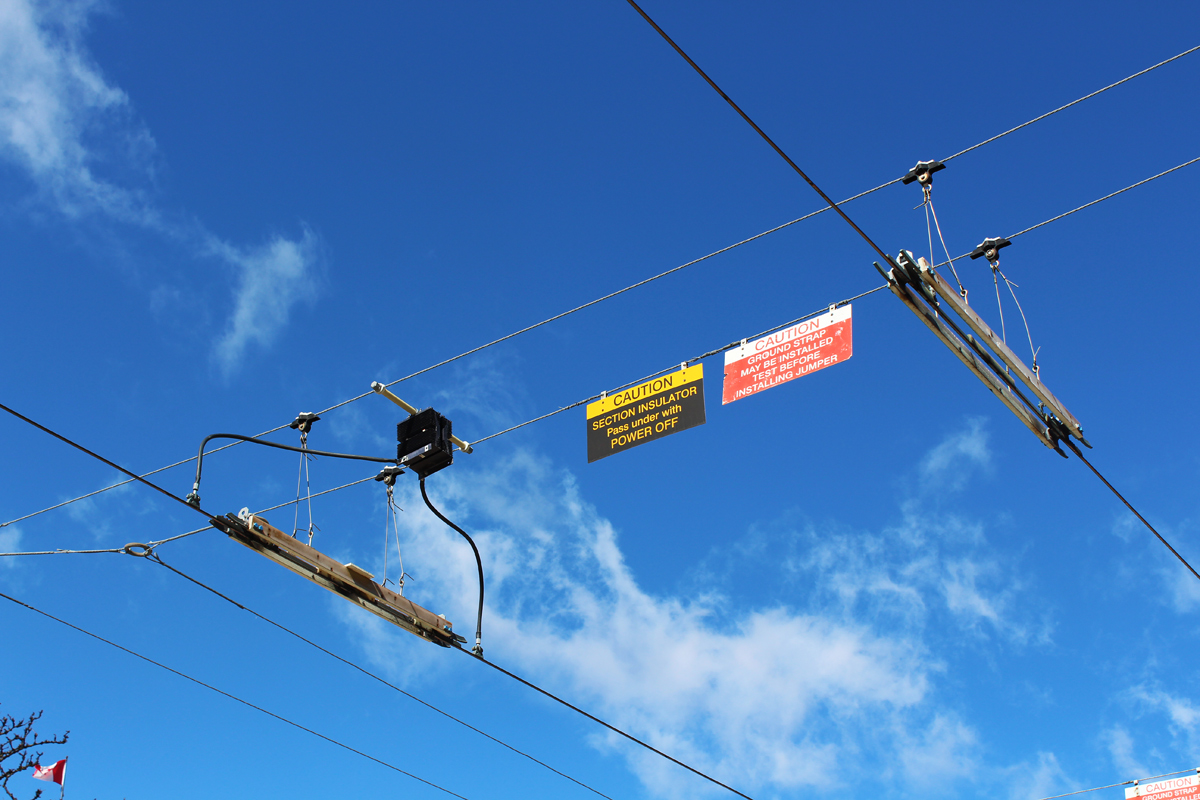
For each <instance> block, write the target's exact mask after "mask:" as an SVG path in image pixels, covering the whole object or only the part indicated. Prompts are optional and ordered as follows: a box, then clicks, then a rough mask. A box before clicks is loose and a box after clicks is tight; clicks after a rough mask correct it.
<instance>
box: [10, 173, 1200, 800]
mask: <svg viewBox="0 0 1200 800" xmlns="http://www.w3.org/2000/svg"><path fill="white" fill-rule="evenodd" d="M1197 161H1200V159H1193V160H1191V161H1188V162H1185V163H1184V164H1180V165H1179V166H1177V167H1173V168H1172V169H1169V170H1165V171H1163V172H1160V173H1158V174H1157V175H1154V176H1152V177H1150V178H1146V179H1145V180H1142V181H1139V182H1137V183H1135V184H1132V185H1130V186H1127V187H1125V188H1124V189H1120V190H1118V191H1116V192H1112V193H1110V194H1108V195H1105V196H1104V197H1101V198H1099V199H1097V200H1093V201H1092V202H1090V203H1086V204H1084V205H1082V206H1079V207H1077V208H1075V209H1073V210H1071V211H1068V212H1066V213H1064V214H1059V215H1058V216H1056V217H1052V218H1051V219H1049V220H1046V221H1044V222H1041V223H1038V224H1036V225H1033V226H1030V227H1028V228H1025V229H1024V230H1022V231H1020V232H1018V233H1015V234H1013V236H1012V237H1009V238H1010V239H1011V238H1015V237H1016V236H1020V235H1021V234H1024V233H1028V232H1029V231H1032V230H1035V229H1037V228H1040V227H1042V226H1044V225H1046V224H1048V223H1050V222H1054V221H1056V220H1059V219H1062V218H1064V217H1066V216H1069V215H1070V214H1073V213H1075V212H1077V211H1080V210H1082V209H1084V208H1088V207H1090V206H1092V205H1095V204H1096V203H1099V202H1102V201H1103V200H1107V199H1109V198H1111V197H1115V196H1117V195H1118V194H1121V193H1122V192H1125V191H1128V190H1129V189H1132V188H1135V187H1137V186H1141V185H1143V184H1145V183H1148V182H1150V181H1152V180H1154V179H1156V178H1159V177H1162V176H1163V175H1167V174H1169V173H1171V172H1174V171H1175V170H1177V169H1181V168H1182V167H1184V166H1188V165H1189V164H1193V163H1196V162H1197ZM882 288H884V287H882V286H879V287H875V288H874V289H870V290H868V291H866V292H863V293H861V294H858V295H855V296H854V297H852V298H849V299H847V300H842V301H840V302H838V303H835V304H834V305H835V306H841V305H845V304H847V303H850V302H852V301H854V300H857V299H859V298H860V297H865V296H866V295H869V294H872V293H874V292H877V291H879V290H880V289H882ZM825 308H826V307H823V308H821V309H818V310H817V311H815V312H812V313H810V314H808V315H805V316H803V317H799V318H798V319H797V320H795V321H799V320H802V319H806V318H807V317H809V316H812V315H813V314H816V313H820V311H822V310H824V309H825ZM795 321H793V322H789V323H785V324H784V325H781V326H775V327H773V328H770V329H768V330H767V331H764V332H763V333H762V334H758V335H756V336H755V337H754V338H758V336H762V335H765V334H766V333H770V332H771V331H774V330H779V329H781V328H784V327H787V326H788V325H791V324H794V322H795ZM739 344H740V340H739V341H738V342H733V343H730V344H728V345H725V346H723V347H721V348H718V349H715V350H712V351H709V352H708V353H705V354H703V355H701V356H698V357H696V358H693V359H690V360H689V361H688V362H687V363H694V362H695V361H699V360H702V359H704V358H707V357H709V356H712V355H717V354H719V353H721V352H724V351H725V350H728V349H730V348H732V347H736V346H738V345H739ZM664 371H665V370H660V371H658V372H655V373H652V374H651V375H650V376H647V378H643V379H641V380H639V381H634V382H632V383H628V384H625V385H624V386H622V387H619V388H618V389H614V390H613V391H620V389H621V388H625V387H626V386H632V385H635V384H636V383H640V382H642V381H644V380H646V379H648V378H652V377H654V376H656V375H659V374H662V373H663V372H664ZM598 397H600V395H595V396H593V397H591V398H588V399H585V400H580V401H578V402H576V403H573V404H571V405H569V406H564V407H562V408H560V409H557V410H555V411H552V412H550V413H548V414H543V415H542V416H540V417H536V418H534V419H532V420H528V421H526V422H522V423H520V424H518V425H515V426H512V427H510V428H507V429H505V430H503V431H499V432H497V433H494V434H492V435H490V436H486V437H484V438H483V439H479V440H477V442H476V444H478V443H481V442H483V441H486V440H488V439H493V438H496V437H497V436H501V435H503V434H505V433H508V432H510V431H513V430H516V429H518V428H521V427H524V426H526V425H529V424H532V423H533V422H537V421H539V420H542V419H546V418H548V417H550V416H554V415H555V414H558V413H561V412H563V411H566V410H568V409H570V408H576V407H578V406H580V405H582V404H584V403H587V402H590V401H592V400H595V399H597V398H598ZM0 409H3V410H5V411H7V412H9V413H10V414H13V415H14V416H16V417H18V418H20V419H22V420H24V421H25V422H28V423H29V424H31V425H33V426H35V427H37V428H39V429H40V430H42V431H44V432H46V433H49V434H50V435H52V436H54V437H56V438H58V439H60V440H62V441H64V442H66V443H67V444H70V445H71V446H73V447H76V448H78V449H80V450H82V451H83V452H85V453H87V454H88V455H91V456H93V457H94V458H97V459H99V460H100V461H103V462H104V463H106V464H108V465H109V466H111V467H113V468H114V469H117V470H119V471H120V472H123V473H124V474H127V475H130V476H131V480H138V481H140V482H141V483H144V484H145V485H147V486H149V487H151V488H153V489H155V490H156V491H159V492H161V493H162V494H164V495H166V496H168V497H170V498H172V499H173V500H176V501H178V502H180V503H183V504H184V505H187V506H188V507H189V508H193V509H195V510H197V511H200V513H204V514H206V515H207V516H209V518H210V519H211V518H212V517H211V515H208V514H207V512H204V511H203V510H202V509H199V508H197V507H194V506H191V505H190V504H188V503H187V502H186V501H185V500H183V499H182V498H180V497H177V496H176V495H173V494H171V493H170V492H168V491H166V490H165V489H162V488H161V487H159V486H157V485H155V484H153V483H151V482H149V481H147V480H145V479H144V478H143V477H140V476H137V475H134V473H132V472H130V471H129V470H126V469H124V468H123V467H120V466H118V465H117V464H114V463H113V462H111V461H109V460H108V459H105V458H103V457H102V456H99V455H97V454H96V453H93V452H92V451H90V450H88V449H86V448H84V447H82V446H80V445H78V444H76V443H75V442H72V441H71V440H69V439H67V438H65V437H63V436H61V435H59V434H57V433H55V432H54V431H51V430H50V429H48V428H46V427H44V426H42V425H40V424H38V423H37V422H35V421H33V420H32V419H29V418H28V417H25V416H24V415H22V414H19V413H18V412H16V411H14V410H13V409H11V408H8V407H7V406H4V405H3V404H0ZM1072 450H1074V451H1075V453H1076V455H1077V456H1079V458H1080V460H1082V461H1083V462H1084V463H1085V464H1086V465H1087V466H1088V468H1089V469H1091V470H1092V472H1094V473H1095V474H1096V476H1097V477H1098V478H1099V479H1100V480H1101V481H1103V482H1104V484H1105V485H1106V486H1107V487H1108V488H1109V489H1110V490H1112V492H1113V493H1114V494H1115V495H1116V496H1117V497H1118V498H1119V499H1120V500H1121V502H1122V503H1124V504H1125V505H1126V506H1127V507H1128V508H1129V510H1130V511H1132V512H1133V513H1134V514H1135V515H1136V516H1137V517H1138V519H1139V520H1141V521H1142V523H1143V524H1144V525H1145V526H1146V527H1147V528H1148V529H1149V530H1150V531H1151V532H1152V533H1153V534H1154V535H1155V536H1156V537H1158V539H1159V540H1160V541H1161V542H1162V543H1163V545H1165V546H1166V547H1167V548H1168V549H1169V550H1170V551H1171V553H1172V554H1174V555H1175V557H1176V558H1178V559H1179V561H1180V562H1182V563H1183V565H1184V566H1185V567H1187V569H1188V570H1189V571H1191V572H1192V574H1193V575H1195V576H1196V577H1197V578H1198V579H1200V573H1197V572H1196V570H1195V569H1194V568H1193V567H1192V566H1191V564H1190V563H1188V561H1187V560H1186V559H1185V558H1184V557H1183V556H1182V555H1180V554H1179V552H1178V551H1177V550H1175V548H1174V547H1172V546H1171V544H1170V543H1169V542H1168V541H1167V540H1166V539H1165V538H1164V537H1163V536H1162V535H1161V534H1160V533H1159V532H1158V531H1157V530H1156V529H1155V528H1154V527H1153V526H1152V525H1151V524H1150V523H1149V521H1147V520H1146V519H1145V517H1143V516H1142V515H1141V514H1140V513H1139V512H1138V511H1137V509H1136V508H1134V507H1133V505H1132V504H1130V503H1129V501H1128V500H1126V499H1125V497H1124V496H1123V495H1121V493H1120V492H1119V491H1118V490H1117V489H1116V488H1115V487H1114V486H1113V485H1112V484H1111V483H1110V482H1109V481H1108V480H1107V479H1106V478H1105V477H1104V476H1103V475H1102V474H1101V473H1100V472H1099V471H1098V470H1097V469H1096V468H1095V467H1094V466H1093V465H1092V464H1091V462H1089V461H1087V459H1085V458H1084V457H1083V455H1082V454H1081V453H1080V452H1079V451H1078V449H1077V448H1072ZM367 480H371V478H363V479H361V480H358V481H353V482H351V483H348V484H345V485H343V486H340V487H336V488H335V489H329V490H326V491H324V492H320V493H318V494H316V495H314V497H315V496H319V495H320V494H327V493H329V492H333V491H338V490H340V489H344V488H347V487H349V486H354V485H357V484H359V483H363V482H365V481H367ZM283 505H288V503H281V504H279V505H278V506H273V507H272V508H271V509H266V510H268V511H269V510H272V509H273V508H279V507H281V506H283ZM210 527H211V526H210ZM203 530H208V528H199V529H197V530H195V531H189V532H187V533H184V534H180V535H179V536H174V537H171V538H169V539H164V540H161V541H160V542H156V543H151V544H152V545H155V546H156V545H157V544H161V543H165V542H169V541H174V540H175V539H179V538H182V537H184V536H189V535H192V534H194V533H198V532H200V531H203ZM127 547H128V546H127ZM101 552H128V550H127V548H122V549H114V550H80V551H69V550H56V551H41V552H37V553H11V554H0V555H48V554H55V553H101ZM160 563H161V562H160ZM163 566H165V567H167V568H168V569H171V570H172V571H176V572H178V570H175V569H174V568H173V567H169V566H168V565H166V564H165V563H163ZM179 574H180V575H182V576H183V577H185V578H187V579H188V580H191V581H193V582H195V583H197V585H200V586H202V587H203V588H206V589H209V591H212V592H214V593H217V594H219V595H220V593H219V592H216V590H215V589H212V588H211V587H208V586H206V585H204V584H202V583H200V582H198V581H195V579H193V578H191V577H190V576H187V575H184V574H183V573H182V572H179ZM220 596H221V597H223V598H225V599H226V600H229V602H231V603H234V604H235V605H238V606H239V607H240V608H244V609H245V610H247V611H249V612H250V613H252V614H254V615H255V616H260V617H261V615H259V614H257V612H254V611H252V610H251V609H248V608H246V607H245V606H243V605H241V604H240V603H237V602H236V601H234V600H232V599H230V598H228V597H225V596H224V595H220ZM10 599H11V598H10ZM262 618H263V619H264V620H265V621H267V622H270V623H271V624H273V625H276V626H277V627H279V628H280V629H282V630H285V631H287V632H288V633H291V634H292V635H294V636H297V637H298V638H301V639H302V640H304V641H306V642H308V643H309V644H312V645H313V646H314V647H317V648H318V649H321V650H322V651H323V652H326V653H328V654H329V655H331V656H333V657H334V658H338V659H339V660H343V661H345V659H342V658H341V657H340V656H337V655H335V654H333V653H331V652H330V651H328V650H325V649H324V648H321V647H320V646H319V645H316V644H315V643H313V642H310V641H309V640H307V639H304V637H302V636H300V635H299V634H297V633H295V632H294V631H291V630H289V629H287V628H285V627H284V626H282V625H279V624H278V623H275V622H274V621H272V620H269V619H267V618H266V617H262ZM464 652H465V651H464ZM480 660H482V661H484V663H486V664H488V666H490V667H492V668H493V669H496V670H497V671H500V672H502V673H504V674H505V675H508V676H509V677H511V678H513V679H514V680H517V681H519V682H521V683H523V684H525V685H527V686H529V687H530V688H533V689H534V690H536V691H538V692H540V693H542V694H545V695H546V696H547V697H550V698H552V699H554V700H556V701H557V702H559V703H562V704H563V705H565V706H567V707H568V708H571V709H572V710H574V711H577V712H578V713H580V714H583V715H584V716H587V717H588V718H589V719H592V720H594V721H596V722H597V723H598V724H601V725H603V726H605V727H607V728H610V729H611V730H613V731H616V732H617V733H619V734H621V735H622V736H625V737H627V738H629V739H630V740H631V741H634V742H636V743H637V744H640V745H642V746H643V747H646V748H647V749H649V750H652V751H653V752H655V753H657V754H659V755H661V756H663V757H664V758H667V759H669V760H670V761H672V762H674V763H676V764H679V765H680V766H683V767H684V768H686V769H688V770H691V771H692V772H695V773H696V774H697V775H701V776H702V777H705V778H706V779H708V780H710V781H712V782H713V783H716V784H718V785H720V786H722V787H724V788H726V789H729V791H731V792H734V793H735V794H738V795H740V796H743V797H745V796H746V795H743V794H742V793H741V792H738V791H737V790H736V789H732V788H731V787H728V786H726V785H725V784H723V783H721V782H720V781H717V780H715V779H713V778H711V777H710V776H708V775H705V774H704V773H702V772H700V771H698V770H695V769H694V768H692V767H690V766H688V765H687V764H684V763H683V762H681V761H678V760H677V759H675V758H673V757H671V756H669V755H667V754H666V753H663V752H662V751H660V750H657V749H656V748H654V747H652V746H651V745H649V744H646V743H645V742H643V741H641V740H640V739H637V738H636V737H633V736H631V735H629V734H628V733H625V732H624V731H621V730H620V729H618V728H615V727H613V726H611V725H609V724H608V723H607V722H604V721H603V720H600V719H599V718H597V717H594V716H593V715H591V714H588V713H587V712H586V711H583V710H582V709H579V708H578V707H576V706H574V705H572V704H571V703H569V702H567V701H565V700H563V699H561V698H559V697H557V696H555V695H553V694H551V693H550V692H547V691H546V690H544V689H542V688H540V687H538V686H536V685H535V684H532V683H530V682H528V681H526V680H524V679H523V678H521V677H519V676H517V675H515V674H513V673H511V672H509V671H507V670H505V669H504V668H503V667H500V666H499V665H496V664H494V663H493V662H491V661H487V660H486V659H480ZM346 663H348V664H350V665H351V666H354V667H355V668H356V669H359V670H360V671H363V672H364V673H366V674H369V675H370V674H371V673H369V672H367V671H366V670H364V669H362V668H361V667H359V666H358V665H355V664H353V663H352V662H348V661H347V662H346ZM371 677H374V678H376V679H377V680H381V681H382V679H380V678H378V676H375V675H371ZM383 682H384V683H386V681H383ZM388 685H389V686H390V685H391V684H388ZM393 688H395V687H393ZM398 691H402V690H398ZM406 694H407V693H406ZM413 699H415V700H417V701H418V702H421V703H424V701H422V700H420V699H419V698H415V697H414V698H413ZM426 705H428V704H426ZM430 707H431V708H433V707H432V706H430ZM435 710H438V711H439V713H445V712H441V711H440V709H435ZM447 716H450V715H447ZM451 718H453V717H451ZM455 721H458V722H460V723H461V724H464V725H467V723H462V722H461V720H457V719H456V720H455ZM467 727H472V726H470V725H467ZM472 729H473V730H477V729H474V728H472ZM478 732H479V733H481V734H482V735H484V736H488V738H494V737H491V736H490V735H488V734H486V733H483V732H482V731H478ZM495 741H497V742H499V743H500V744H503V745H504V746H505V747H509V748H510V749H513V750H514V751H515V752H518V753H520V754H521V755H525V756H526V757H527V758H531V759H532V760H534V761H537V759H534V758H533V757H532V756H529V755H528V754H525V753H521V751H519V750H516V749H515V748H512V747H511V746H509V745H507V744H505V743H504V742H500V740H498V739H496V740H495ZM538 763H542V762H540V761H539V762H538ZM543 766H547V765H544V764H543ZM547 768H548V769H551V770H552V771H554V772H556V773H558V774H560V775H563V777H566V778H568V779H570V780H572V781H575V779H574V778H571V777H570V776H567V775H565V774H563V773H560V772H558V770H554V769H553V767H549V766H547ZM575 782H577V783H579V782H578V781H575ZM581 785H585V786H586V784H581ZM586 788H588V789H590V790H591V791H593V792H595V791H596V790H595V789H592V787H590V786H588V787H586ZM596 793H597V794H600V793H599V792H596Z"/></svg>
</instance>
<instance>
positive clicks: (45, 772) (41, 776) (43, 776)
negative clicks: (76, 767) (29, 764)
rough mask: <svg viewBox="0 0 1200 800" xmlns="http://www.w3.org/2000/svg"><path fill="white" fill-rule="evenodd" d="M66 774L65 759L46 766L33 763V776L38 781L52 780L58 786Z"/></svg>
mask: <svg viewBox="0 0 1200 800" xmlns="http://www.w3.org/2000/svg"><path fill="white" fill-rule="evenodd" d="M66 776H67V760H66V759H65V758H64V759H63V760H62V761H57V762H55V763H53V764H51V765H50V766H48V767H43V766H40V765H38V764H34V765H33V777H35V778H37V779H38V780H39V781H53V782H54V783H57V784H58V785H59V786H62V783H63V780H65V779H66Z"/></svg>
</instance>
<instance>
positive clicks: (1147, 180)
mask: <svg viewBox="0 0 1200 800" xmlns="http://www.w3.org/2000/svg"><path fill="white" fill-rule="evenodd" d="M1197 161H1200V157H1196V158H1193V159H1192V160H1190V161H1185V162H1183V163H1182V164H1177V165H1176V166H1174V167H1171V168H1170V169H1165V170H1163V171H1162V172H1160V173H1158V174H1157V175H1151V176H1150V177H1149V178H1143V179H1142V180H1140V181H1138V182H1137V183H1131V184H1129V185H1128V186H1126V187H1125V188H1124V189H1117V190H1116V191H1115V192H1110V193H1109V194H1106V195H1104V196H1103V197H1098V198H1096V199H1095V200H1093V201H1091V202H1090V203H1084V204H1083V205H1081V206H1079V207H1078V208H1072V209H1071V210H1070V211H1064V212H1063V213H1061V214H1059V215H1058V216H1055V217H1051V218H1050V219H1047V220H1042V221H1041V222H1039V223H1038V224H1036V225H1030V226H1029V227H1028V228H1026V229H1024V230H1021V231H1017V232H1016V233H1014V234H1011V235H1010V236H1007V237H1005V238H1007V239H1009V240H1012V239H1015V238H1017V237H1018V236H1024V235H1025V234H1027V233H1029V232H1030V231H1035V230H1037V229H1038V228H1041V227H1042V226H1044V225H1049V224H1050V223H1051V222H1058V221H1059V220H1060V219H1063V218H1064V217H1069V216H1071V215H1072V214H1076V213H1078V212H1080V211H1083V210H1084V209H1085V208H1091V207H1092V206H1094V205H1096V204H1097V203H1103V202H1104V201H1105V200H1108V199H1110V198H1113V197H1116V196H1117V195H1119V194H1124V193H1125V192H1128V191H1129V190H1130V189H1136V188H1138V187H1139V186H1144V185H1145V184H1147V183H1150V181H1155V180H1158V179H1159V178H1161V177H1163V176H1164V175H1170V174H1171V173H1172V172H1175V171H1177V170H1181V169H1183V168H1184V167H1189V166H1191V165H1192V164H1195V163H1196V162H1197ZM970 254H971V253H970V252H969V251H968V252H966V253H963V254H962V255H960V256H956V257H955V258H954V259H952V260H954V261H957V260H958V259H960V258H966V257H967V256H969V255H970ZM949 263H950V261H949V260H948V261H943V262H942V263H940V264H934V265H933V269H937V268H938V267H944V266H946V265H947V264H949Z"/></svg>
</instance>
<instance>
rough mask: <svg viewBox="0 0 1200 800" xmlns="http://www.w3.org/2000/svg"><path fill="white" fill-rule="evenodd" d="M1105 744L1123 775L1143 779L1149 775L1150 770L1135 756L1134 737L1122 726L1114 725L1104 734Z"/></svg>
mask: <svg viewBox="0 0 1200 800" xmlns="http://www.w3.org/2000/svg"><path fill="white" fill-rule="evenodd" d="M1103 739H1104V744H1105V746H1106V747H1107V748H1108V755H1109V758H1111V759H1112V763H1113V766H1114V767H1116V768H1117V772H1118V773H1119V774H1121V775H1124V776H1127V777H1130V776H1137V777H1141V776H1144V775H1149V774H1150V770H1149V769H1147V768H1146V765H1145V764H1143V763H1142V762H1141V761H1139V760H1138V759H1137V757H1136V756H1135V755H1134V741H1133V737H1132V736H1130V735H1129V731H1128V730H1126V729H1125V728H1124V727H1122V726H1120V725H1114V726H1113V727H1111V728H1109V729H1108V730H1107V731H1105V732H1104V736H1103Z"/></svg>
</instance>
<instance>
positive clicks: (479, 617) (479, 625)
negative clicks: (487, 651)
mask: <svg viewBox="0 0 1200 800" xmlns="http://www.w3.org/2000/svg"><path fill="white" fill-rule="evenodd" d="M421 497H422V498H424V500H425V505H427V506H429V510H430V511H432V512H433V513H434V514H436V515H437V518H438V519H440V520H441V521H442V522H444V523H446V524H447V525H449V526H450V527H451V528H454V530H456V531H458V532H459V533H461V534H462V537H463V538H464V539H466V540H467V544H469V545H471V550H472V551H473V552H474V553H475V565H476V566H477V567H479V613H478V614H476V616H475V647H473V648H472V649H471V652H472V653H474V654H475V655H476V656H478V657H479V658H483V559H481V558H480V557H479V548H478V547H476V546H475V542H474V541H473V540H472V539H471V537H470V536H468V535H467V532H466V531H464V530H463V529H462V528H460V527H458V526H457V525H455V524H454V523H453V522H451V521H450V520H448V519H446V515H445V514H443V513H442V512H440V511H438V510H437V509H436V508H434V507H433V503H431V502H429V495H427V494H425V478H424V477H422V478H421Z"/></svg>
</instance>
